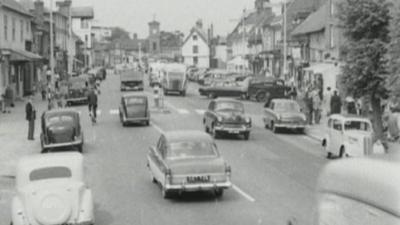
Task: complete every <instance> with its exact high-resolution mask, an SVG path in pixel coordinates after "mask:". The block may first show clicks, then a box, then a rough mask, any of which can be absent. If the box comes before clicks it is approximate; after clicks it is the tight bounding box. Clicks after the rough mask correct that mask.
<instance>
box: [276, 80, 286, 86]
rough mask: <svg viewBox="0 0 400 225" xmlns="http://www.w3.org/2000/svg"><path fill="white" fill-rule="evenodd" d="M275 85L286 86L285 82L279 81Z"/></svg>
mask: <svg viewBox="0 0 400 225" xmlns="http://www.w3.org/2000/svg"><path fill="white" fill-rule="evenodd" d="M275 84H276V85H280V86H283V85H284V82H283V81H282V80H277V81H276V82H275Z"/></svg>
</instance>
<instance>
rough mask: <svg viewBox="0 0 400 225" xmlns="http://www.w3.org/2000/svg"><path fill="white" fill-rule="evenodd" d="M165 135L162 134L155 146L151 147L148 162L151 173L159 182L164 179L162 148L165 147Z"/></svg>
mask: <svg viewBox="0 0 400 225" xmlns="http://www.w3.org/2000/svg"><path fill="white" fill-rule="evenodd" d="M165 145H166V144H165V137H164V135H162V136H161V137H160V139H159V140H158V142H157V146H155V147H151V149H150V152H149V156H148V162H149V168H150V171H151V172H152V175H153V176H154V178H155V179H156V180H158V181H159V182H163V181H164V170H165V168H164V163H163V150H164V148H165Z"/></svg>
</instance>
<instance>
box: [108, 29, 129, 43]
mask: <svg viewBox="0 0 400 225" xmlns="http://www.w3.org/2000/svg"><path fill="white" fill-rule="evenodd" d="M118 39H130V36H129V32H128V31H126V30H124V29H123V28H121V27H114V28H112V31H111V37H110V38H109V41H111V42H112V41H114V40H118Z"/></svg>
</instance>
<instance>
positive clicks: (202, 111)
mask: <svg viewBox="0 0 400 225" xmlns="http://www.w3.org/2000/svg"><path fill="white" fill-rule="evenodd" d="M195 111H196V113H197V114H199V115H204V113H205V112H206V110H204V109H196V110H195Z"/></svg>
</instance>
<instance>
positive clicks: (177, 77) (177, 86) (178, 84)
mask: <svg viewBox="0 0 400 225" xmlns="http://www.w3.org/2000/svg"><path fill="white" fill-rule="evenodd" d="M187 83H188V81H187V75H186V66H185V65H183V64H178V63H171V64H166V65H165V66H164V68H163V69H162V87H163V91H164V94H165V95H168V94H169V93H178V94H179V95H182V96H185V95H186V89H187Z"/></svg>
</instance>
